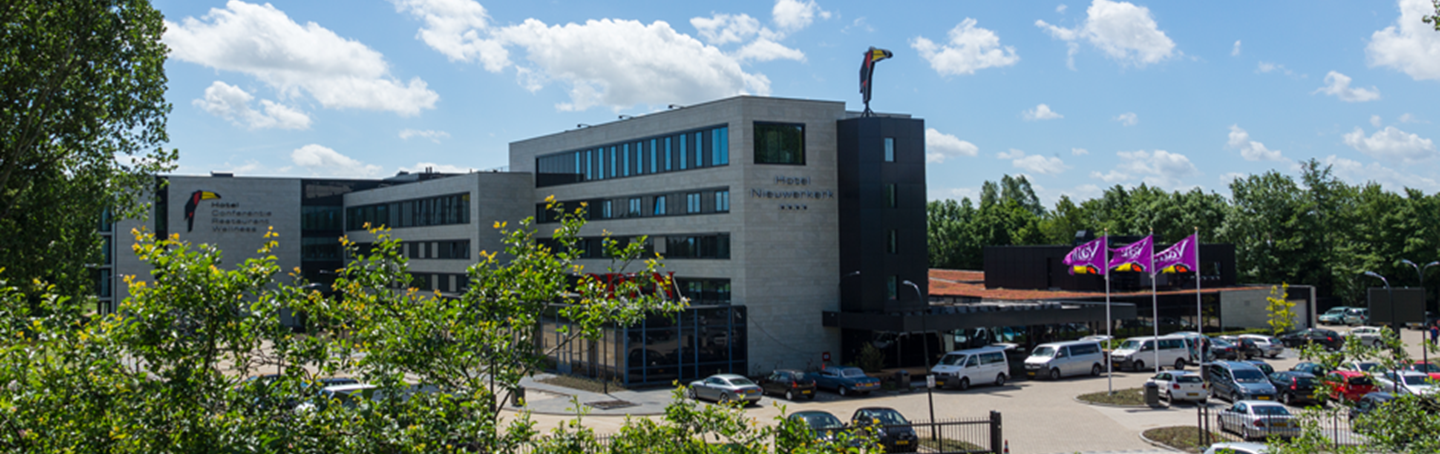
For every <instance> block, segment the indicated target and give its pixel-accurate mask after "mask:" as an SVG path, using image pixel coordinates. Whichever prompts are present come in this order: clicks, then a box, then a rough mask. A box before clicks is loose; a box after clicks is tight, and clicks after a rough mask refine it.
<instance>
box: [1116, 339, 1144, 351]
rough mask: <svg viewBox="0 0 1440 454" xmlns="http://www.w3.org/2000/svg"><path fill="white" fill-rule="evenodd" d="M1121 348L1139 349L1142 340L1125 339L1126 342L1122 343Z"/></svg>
mask: <svg viewBox="0 0 1440 454" xmlns="http://www.w3.org/2000/svg"><path fill="white" fill-rule="evenodd" d="M1120 349H1121V350H1139V349H1140V341H1136V340H1127V341H1125V343H1123V344H1120Z"/></svg>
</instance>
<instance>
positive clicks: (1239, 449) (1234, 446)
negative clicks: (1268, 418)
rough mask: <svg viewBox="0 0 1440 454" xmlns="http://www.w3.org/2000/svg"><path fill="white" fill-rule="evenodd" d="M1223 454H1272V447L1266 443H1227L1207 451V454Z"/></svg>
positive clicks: (1217, 444) (1211, 446)
mask: <svg viewBox="0 0 1440 454" xmlns="http://www.w3.org/2000/svg"><path fill="white" fill-rule="evenodd" d="M1222 453H1226V454H1269V453H1270V447H1269V446H1266V445H1265V444H1264V443H1248V442H1247V443H1235V442H1225V443H1215V444H1213V445H1210V449H1206V450H1205V454H1222Z"/></svg>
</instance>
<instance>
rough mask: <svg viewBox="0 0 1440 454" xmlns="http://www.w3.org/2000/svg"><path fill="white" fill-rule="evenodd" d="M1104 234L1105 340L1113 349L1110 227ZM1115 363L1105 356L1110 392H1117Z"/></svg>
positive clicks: (1102, 245)
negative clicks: (1111, 330)
mask: <svg viewBox="0 0 1440 454" xmlns="http://www.w3.org/2000/svg"><path fill="white" fill-rule="evenodd" d="M1102 234H1103V235H1104V236H1101V237H1100V254H1102V256H1103V257H1104V258H1105V260H1104V262H1105V337H1107V338H1108V339H1106V341H1105V342H1106V343H1107V345H1109V346H1111V349H1112V351H1113V349H1114V346H1115V337H1114V336H1113V335H1112V333H1111V332H1110V328H1111V327H1113V326H1115V322H1114V321H1112V320H1110V229H1105V230H1104V232H1103V233H1102ZM1114 364H1115V361H1114V360H1111V359H1110V357H1109V356H1108V355H1107V356H1106V357H1105V388H1106V390H1107V391H1109V392H1110V394H1115V378H1114V377H1115V365H1114Z"/></svg>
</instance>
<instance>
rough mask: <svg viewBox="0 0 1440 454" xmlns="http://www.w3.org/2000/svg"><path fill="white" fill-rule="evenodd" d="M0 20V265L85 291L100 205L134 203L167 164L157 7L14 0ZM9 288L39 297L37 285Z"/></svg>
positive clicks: (124, 209)
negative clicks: (34, 286) (163, 145)
mask: <svg viewBox="0 0 1440 454" xmlns="http://www.w3.org/2000/svg"><path fill="white" fill-rule="evenodd" d="M0 24H3V31H0V49H3V50H0V231H4V232H6V235H4V236H3V237H0V267H4V268H6V270H7V271H6V272H7V273H8V276H9V277H10V278H11V279H12V282H31V281H32V280H34V279H40V280H44V281H47V282H52V283H56V284H58V285H57V286H56V287H51V288H50V290H52V291H62V292H65V293H66V294H67V296H72V297H75V296H79V295H83V294H86V293H93V289H92V287H91V286H90V285H88V284H89V283H90V282H91V280H92V277H91V275H90V270H88V269H86V268H85V265H86V264H90V263H96V262H98V261H99V246H100V238H99V237H98V236H97V235H96V234H95V231H96V229H97V226H99V225H100V224H101V222H102V216H103V215H104V213H105V212H106V210H107V209H109V210H111V212H112V213H114V214H115V215H117V216H122V217H129V216H133V215H135V214H137V213H138V212H139V210H140V209H141V208H142V204H141V203H140V200H139V198H138V195H139V194H141V193H143V192H144V189H148V188H149V187H150V186H151V185H153V184H154V180H153V179H152V178H151V175H153V174H155V173H157V172H163V171H167V170H169V169H171V168H173V167H171V166H170V163H172V162H173V161H174V159H175V153H174V152H173V151H170V152H167V151H164V150H162V149H160V148H159V145H160V144H162V143H164V142H165V141H166V140H168V139H167V137H166V133H165V115H166V114H167V113H168V112H169V111H170V104H169V103H168V102H166V101H165V80H166V79H165V72H164V64H165V54H166V52H167V51H166V48H165V45H164V44H161V43H160V36H161V34H162V33H163V32H164V23H163V21H162V17H161V15H160V12H159V11H157V10H155V8H153V7H152V6H151V5H150V3H149V2H148V1H145V0H100V1H94V0H54V1H44V2H26V1H18V2H4V3H3V4H0ZM20 291H22V292H24V293H27V294H29V296H30V297H29V301H30V303H31V309H32V311H33V310H36V309H38V308H39V306H40V305H41V302H40V299H39V298H38V297H37V296H36V295H38V294H39V293H40V292H41V288H32V287H29V286H26V287H21V288H20ZM68 301H71V302H79V300H78V299H74V298H72V299H70V300H68Z"/></svg>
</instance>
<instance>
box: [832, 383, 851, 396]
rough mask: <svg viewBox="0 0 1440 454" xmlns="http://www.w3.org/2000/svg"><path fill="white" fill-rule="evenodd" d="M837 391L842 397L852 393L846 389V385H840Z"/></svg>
mask: <svg viewBox="0 0 1440 454" xmlns="http://www.w3.org/2000/svg"><path fill="white" fill-rule="evenodd" d="M835 392H837V393H840V397H845V396H847V395H850V393H849V392H848V391H845V385H840V387H839V388H836V389H835Z"/></svg>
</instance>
